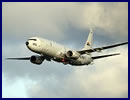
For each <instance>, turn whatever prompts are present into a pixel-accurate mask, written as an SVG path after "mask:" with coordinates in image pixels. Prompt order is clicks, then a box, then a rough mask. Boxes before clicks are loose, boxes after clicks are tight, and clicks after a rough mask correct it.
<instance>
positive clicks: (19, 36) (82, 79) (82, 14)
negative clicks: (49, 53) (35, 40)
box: [2, 2, 128, 98]
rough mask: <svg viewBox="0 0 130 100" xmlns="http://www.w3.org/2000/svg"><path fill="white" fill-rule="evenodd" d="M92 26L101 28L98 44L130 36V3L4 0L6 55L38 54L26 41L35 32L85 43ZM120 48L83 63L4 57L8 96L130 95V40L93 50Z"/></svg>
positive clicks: (72, 43)
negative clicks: (38, 62)
mask: <svg viewBox="0 0 130 100" xmlns="http://www.w3.org/2000/svg"><path fill="white" fill-rule="evenodd" d="M90 27H93V28H94V30H95V32H94V47H100V46H105V45H110V44H114V43H117V42H122V41H127V40H128V3H89V2H88V3H41V2H40V3H18V2H17V3H9V2H3V3H2V57H3V58H6V57H23V56H31V55H35V54H34V53H32V52H30V51H29V50H28V49H27V48H26V46H25V42H26V40H27V39H28V38H29V37H32V36H35V35H37V36H40V37H43V38H47V39H50V40H54V41H57V42H59V43H61V44H63V45H65V46H67V47H71V48H74V49H80V48H82V47H83V45H84V43H85V41H86V38H87V35H88V33H89V28H90ZM116 51H117V52H118V51H120V52H121V53H122V55H121V56H116V57H110V58H106V59H102V60H97V61H95V62H94V64H93V65H90V66H80V67H75V66H70V65H63V64H59V63H56V62H47V61H45V62H43V64H42V65H40V66H38V65H34V64H32V63H30V61H24V62H23V61H5V60H2V66H3V67H2V74H3V77H2V78H3V79H2V82H3V84H4V85H2V88H3V89H2V92H3V97H35V98H36V97H38V98H41V97H90V98H91V97H94V98H96V97H118V98H120V97H125V98H127V97H128V48H127V46H124V47H119V48H118V49H115V48H114V49H112V50H108V51H103V52H102V53H101V54H99V53H94V54H93V55H102V54H108V53H111V52H116ZM124 51H125V52H124ZM14 87H15V88H14ZM21 87H23V90H22V91H21V93H20V94H21V95H20V94H19V89H21ZM12 89H13V92H12ZM6 91H8V93H7V92H6Z"/></svg>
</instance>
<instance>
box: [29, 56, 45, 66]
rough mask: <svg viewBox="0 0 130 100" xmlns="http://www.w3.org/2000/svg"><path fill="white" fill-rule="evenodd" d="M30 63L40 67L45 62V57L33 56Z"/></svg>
mask: <svg viewBox="0 0 130 100" xmlns="http://www.w3.org/2000/svg"><path fill="white" fill-rule="evenodd" d="M30 61H31V62H32V63H33V64H37V65H40V64H42V62H43V61H44V57H43V56H38V55H34V56H31V58H30Z"/></svg>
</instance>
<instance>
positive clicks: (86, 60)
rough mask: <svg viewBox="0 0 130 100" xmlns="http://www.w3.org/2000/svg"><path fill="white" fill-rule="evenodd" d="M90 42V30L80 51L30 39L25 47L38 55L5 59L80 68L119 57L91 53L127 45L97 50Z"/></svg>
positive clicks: (42, 40)
mask: <svg viewBox="0 0 130 100" xmlns="http://www.w3.org/2000/svg"><path fill="white" fill-rule="evenodd" d="M92 42H93V30H92V29H90V32H89V35H88V39H87V41H86V43H85V45H84V48H83V49H81V50H72V49H70V48H66V47H65V46H63V45H60V44H58V43H56V42H53V41H50V40H47V39H43V38H39V37H31V38H29V39H28V40H27V41H26V46H27V48H28V49H29V50H31V51H32V52H35V53H37V54H39V55H32V56H31V57H22V58H6V59H11V60H30V62H31V63H33V64H36V65H40V64H42V62H43V61H44V60H47V61H56V62H59V63H63V64H64V65H67V64H70V65H73V66H81V65H89V64H92V63H93V61H94V60H96V59H101V58H105V57H110V56H116V55H120V53H114V54H107V55H101V56H92V53H93V52H101V51H102V50H105V49H110V48H114V47H117V46H121V45H125V44H128V42H123V43H119V44H114V45H109V46H104V47H99V48H92Z"/></svg>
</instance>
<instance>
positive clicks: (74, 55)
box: [66, 50, 80, 59]
mask: <svg viewBox="0 0 130 100" xmlns="http://www.w3.org/2000/svg"><path fill="white" fill-rule="evenodd" d="M79 56H80V54H79V53H78V52H76V51H71V50H69V51H67V52H66V57H67V58H70V59H78V58H79Z"/></svg>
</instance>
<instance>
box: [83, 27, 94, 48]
mask: <svg viewBox="0 0 130 100" xmlns="http://www.w3.org/2000/svg"><path fill="white" fill-rule="evenodd" d="M92 44H93V29H90V32H89V35H88V39H87V41H86V43H85V45H84V48H83V49H82V50H87V49H92Z"/></svg>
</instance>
